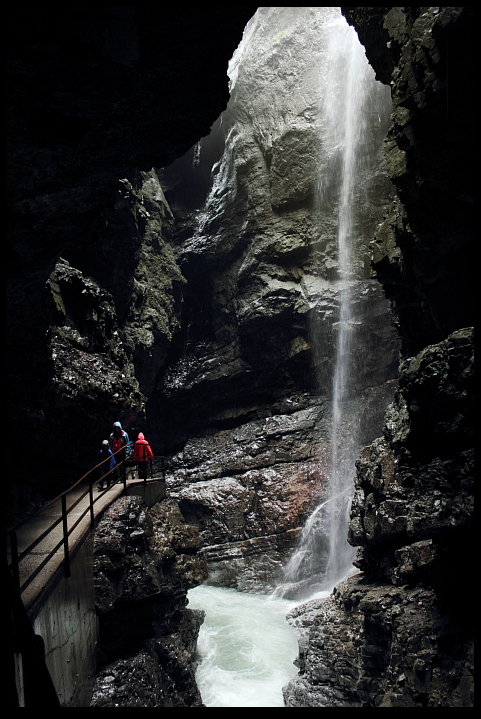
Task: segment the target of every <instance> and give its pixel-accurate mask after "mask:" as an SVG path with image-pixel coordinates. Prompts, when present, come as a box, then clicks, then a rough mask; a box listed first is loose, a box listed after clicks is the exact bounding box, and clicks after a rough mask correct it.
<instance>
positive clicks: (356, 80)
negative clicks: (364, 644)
mask: <svg viewBox="0 0 481 719" xmlns="http://www.w3.org/2000/svg"><path fill="white" fill-rule="evenodd" d="M325 32H326V52H325V63H324V66H323V68H322V70H321V78H320V97H321V101H320V133H321V148H322V149H321V157H320V162H319V165H320V176H319V180H318V198H317V199H318V205H319V206H318V209H319V212H320V213H323V212H324V211H325V210H327V208H328V207H332V206H333V205H334V206H335V207H336V210H337V228H336V246H337V266H336V271H335V278H334V279H333V280H332V282H333V285H334V293H335V295H336V298H337V301H336V304H337V308H338V310H337V317H335V320H334V322H333V325H332V335H333V336H334V338H335V341H334V346H335V359H334V363H333V369H332V387H331V398H332V416H331V431H330V437H329V444H330V452H329V454H330V460H329V462H328V465H327V466H324V467H322V468H321V469H322V473H323V474H324V476H327V478H328V486H327V494H326V496H325V498H324V499H323V501H322V502H321V503H320V504H319V506H318V507H316V509H315V510H314V512H313V513H312V514H311V516H310V517H309V519H308V521H307V522H306V524H305V526H304V528H303V531H302V534H301V538H300V542H299V546H298V549H297V550H296V551H295V553H294V555H293V556H292V557H291V559H290V561H289V563H288V564H287V566H286V568H285V583H284V584H283V585H282V587H279V588H278V590H277V594H280V595H283V596H296V597H298V598H302V597H304V598H306V597H307V596H310V595H312V594H315V593H319V592H327V593H328V592H329V591H331V590H332V588H333V587H334V585H335V584H336V583H338V582H339V581H341V580H342V579H344V578H345V577H346V576H348V575H349V574H350V573H351V572H352V571H353V570H354V568H353V566H352V562H353V559H354V556H355V549H354V548H353V547H351V546H350V545H349V544H348V542H347V530H348V523H349V512H350V505H351V500H352V496H353V493H354V474H355V461H356V458H357V456H358V454H359V451H360V449H361V447H362V442H361V436H360V417H359V402H358V401H356V391H357V386H358V384H359V375H360V374H362V366H361V363H362V356H363V354H364V350H363V342H364V337H363V319H364V313H365V312H366V307H367V306H368V303H363V302H360V301H359V297H362V296H363V295H366V294H368V293H369V283H370V282H371V281H370V280H365V279H364V277H363V273H364V270H363V257H362V254H363V247H365V246H366V245H367V243H368V242H369V239H370V237H369V236H368V237H366V236H365V230H364V235H363V229H364V226H365V225H366V222H365V217H364V215H366V214H368V213H369V209H367V208H368V202H367V193H368V186H369V180H370V176H371V171H372V168H373V167H374V166H375V164H376V160H377V158H378V156H379V149H380V147H381V143H382V139H383V130H382V125H383V121H382V119H381V118H383V117H386V110H387V111H389V108H390V94H389V89H388V88H386V87H385V86H383V85H381V83H379V82H377V81H376V79H375V76H374V71H373V70H372V68H371V66H370V65H369V64H368V61H367V59H366V57H365V53H364V48H363V47H362V45H361V43H360V42H359V40H358V37H357V34H356V32H355V30H354V29H353V28H352V27H350V26H349V25H348V24H347V23H346V21H345V19H344V18H343V17H341V16H339V17H336V18H333V19H330V20H329V22H328V24H327V26H326V30H325ZM314 332H315V330H314ZM312 344H313V347H314V352H316V351H317V352H318V353H322V352H325V347H323V346H321V347H317V350H316V346H317V343H316V338H315V337H313V342H312ZM316 364H318V363H316ZM320 382H321V381H320Z"/></svg>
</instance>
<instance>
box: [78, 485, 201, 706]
mask: <svg viewBox="0 0 481 719" xmlns="http://www.w3.org/2000/svg"><path fill="white" fill-rule="evenodd" d="M200 546H201V541H200V537H199V534H198V531H197V530H196V529H195V528H194V527H191V526H189V525H187V524H186V523H185V520H184V518H183V516H182V515H181V513H180V512H179V509H178V506H177V504H176V503H175V502H173V501H172V500H170V499H165V500H163V501H162V502H160V503H158V504H157V505H155V506H154V507H152V508H151V509H147V508H146V507H145V506H144V505H143V503H142V502H141V500H140V499H139V498H137V497H123V498H121V499H119V500H117V502H115V504H113V505H112V507H110V508H109V509H108V510H107V512H106V513H105V515H104V517H103V518H102V520H101V522H100V524H99V526H98V528H97V531H96V535H95V547H94V571H95V583H96V601H97V613H98V615H99V621H100V625H99V626H100V633H99V659H100V671H99V674H98V676H97V679H96V684H95V687H94V692H93V697H92V704H91V706H99V707H100V706H101V707H109V706H110V707H112V706H125V707H134V706H139V707H140V706H144V707H145V706H150V707H154V706H155V707H160V706H202V704H201V699H200V695H199V693H198V690H197V686H196V684H195V678H194V671H195V666H194V661H193V655H194V651H195V646H196V642H197V635H198V630H199V627H200V625H201V623H202V620H203V613H202V612H199V611H194V610H190V609H187V608H186V604H187V599H186V595H187V591H188V589H190V588H192V587H195V586H198V585H199V584H201V583H202V582H203V581H204V579H205V577H206V565H205V560H204V558H203V557H202V556H201V555H200V554H199V551H198V550H199V548H200Z"/></svg>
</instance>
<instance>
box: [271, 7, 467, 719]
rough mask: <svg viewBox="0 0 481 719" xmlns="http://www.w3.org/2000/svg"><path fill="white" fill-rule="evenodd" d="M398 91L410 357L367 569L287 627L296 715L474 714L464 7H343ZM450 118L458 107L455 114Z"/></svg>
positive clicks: (380, 260) (363, 537)
mask: <svg viewBox="0 0 481 719" xmlns="http://www.w3.org/2000/svg"><path fill="white" fill-rule="evenodd" d="M343 12H344V13H345V15H346V17H347V19H348V20H349V22H350V23H352V24H353V25H354V26H355V27H356V29H357V31H358V33H359V37H360V39H361V41H362V42H363V43H364V44H365V46H366V53H367V55H368V57H369V59H370V61H371V63H372V65H373V67H374V68H375V69H376V72H377V74H378V76H379V77H380V78H381V79H383V81H384V82H390V84H391V92H392V97H393V115H392V120H393V121H392V124H391V127H390V130H389V133H388V139H387V143H386V152H387V161H388V169H389V174H390V177H391V178H392V180H393V183H394V184H395V186H396V188H397V198H395V200H394V201H393V204H392V206H391V208H390V210H389V212H388V213H387V216H386V220H385V221H384V223H383V224H382V225H381V226H380V228H379V229H378V231H377V236H376V240H375V242H374V243H373V251H374V267H375V269H376V273H377V276H378V278H379V279H380V281H381V282H382V284H383V286H384V287H385V290H386V294H387V295H388V296H390V297H391V298H392V304H393V308H394V311H395V313H396V316H397V320H398V328H399V332H400V336H401V339H402V350H403V356H404V361H403V362H402V363H401V366H400V372H399V384H398V389H397V391H396V394H395V397H394V401H393V402H392V404H391V405H390V406H389V408H388V411H387V412H386V418H385V424H384V431H383V435H382V436H381V437H380V438H378V439H377V440H376V441H375V442H374V443H372V444H371V445H370V446H368V447H366V448H365V449H364V450H363V451H362V453H361V455H360V457H359V459H358V462H357V477H356V488H357V489H356V494H355V497H354V501H353V506H352V511H351V523H350V529H349V540H350V542H351V543H352V544H353V545H354V546H357V547H358V548H359V549H358V554H357V560H356V562H355V563H356V565H357V566H358V567H359V568H360V569H361V573H360V574H359V575H357V576H355V577H352V578H351V579H349V580H348V581H346V582H344V583H342V584H341V585H339V587H337V588H336V590H335V592H334V593H333V595H332V597H331V598H329V599H328V600H326V601H325V602H323V603H317V604H316V603H313V604H310V605H306V606H304V607H303V608H301V609H299V611H297V612H294V613H293V615H292V617H291V621H292V622H293V623H294V624H296V625H297V626H298V627H299V628H300V631H301V633H302V635H303V638H302V640H301V645H300V656H299V666H300V672H299V675H298V677H297V678H296V679H294V680H293V682H291V683H290V684H289V685H288V686H287V687H286V688H285V690H284V692H285V700H286V705H287V706H359V707H361V706H363V707H368V706H369V707H370V706H373V707H377V706H384V707H411V706H412V707H434V706H450V707H454V706H459V707H461V706H462V707H472V706H473V705H474V673H473V672H474V669H473V623H474V606H473V605H472V602H471V601H470V600H469V599H468V600H466V598H465V597H464V596H462V595H463V594H464V593H463V592H460V591H459V589H460V587H461V586H463V584H464V582H465V581H466V579H467V578H469V576H470V573H471V571H472V569H471V566H470V564H471V563H470V560H469V548H470V547H472V546H473V541H474V533H473V511H474V509H473V495H474V467H473V461H474V457H473V452H474V450H473V447H474V439H473V426H474V417H473V392H474V386H473V381H474V376H473V372H474V369H473V367H474V358H473V351H474V344H473V343H474V331H473V329H472V328H471V327H470V325H471V324H472V321H473V315H472V302H471V300H472V296H471V287H472V279H471V277H470V271H471V269H470V267H469V266H468V265H469V261H468V257H469V247H470V245H471V243H472V239H473V237H472V224H471V221H472V213H471V207H472V204H471V203H472V198H473V194H472V179H473V178H472V172H471V169H470V168H471V163H470V162H469V161H468V157H469V152H470V151H469V147H470V145H471V141H472V119H473V113H472V103H471V94H470V92H469V89H468V85H469V73H470V70H469V68H470V60H469V58H470V53H471V52H472V49H473V47H474V41H473V37H472V31H473V28H472V16H471V11H470V9H469V8H390V9H384V8H382V9H380V8H363V9H359V8H356V9H353V8H345V9H343ZM453 103H454V104H455V106H456V107H455V108H454V107H453ZM451 111H452V112H451Z"/></svg>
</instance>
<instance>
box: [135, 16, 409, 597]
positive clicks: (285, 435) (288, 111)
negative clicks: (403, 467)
mask: <svg viewBox="0 0 481 719" xmlns="http://www.w3.org/2000/svg"><path fill="white" fill-rule="evenodd" d="M337 17H339V18H340V12H339V9H336V8H260V9H259V10H258V12H257V13H256V15H255V16H254V18H253V19H252V20H251V22H250V23H249V24H248V26H247V28H246V31H245V34H244V39H243V42H242V44H241V45H240V46H239V49H238V50H237V52H236V54H235V55H234V58H233V59H232V62H231V65H230V69H229V74H230V81H231V99H230V101H229V104H228V107H227V109H226V111H225V112H224V113H223V114H222V116H221V118H220V119H219V121H218V122H217V123H216V125H215V126H214V127H213V130H212V132H211V134H210V135H209V137H208V138H204V139H203V140H202V141H201V142H200V143H198V144H197V146H196V147H195V148H192V150H191V151H190V152H189V153H187V155H186V156H184V157H183V158H181V159H180V160H178V161H176V162H175V163H173V165H172V166H169V167H166V168H163V169H162V170H160V171H159V177H160V179H161V184H162V187H163V189H164V192H165V196H166V199H167V201H168V202H169V205H170V207H171V210H172V213H173V216H174V221H175V230H174V234H173V248H174V249H173V251H174V255H175V257H176V259H177V262H178V264H179V266H180V268H181V270H182V273H183V275H184V277H185V278H186V280H187V284H186V287H185V290H184V303H183V306H182V319H181V323H182V329H181V332H179V333H178V335H176V337H175V340H174V343H173V344H172V351H171V353H170V355H169V356H168V357H167V361H166V367H165V372H164V373H163V376H159V382H158V384H157V387H156V389H155V390H154V392H153V393H152V396H151V399H150V400H149V403H148V405H147V411H148V414H149V417H150V419H151V421H152V424H153V426H154V427H155V430H154V432H156V433H158V436H159V441H162V442H163V443H164V446H165V448H166V453H167V454H169V455H171V457H170V459H169V467H168V473H167V483H168V486H169V488H170V491H171V492H172V493H173V495H174V496H176V497H177V498H178V500H179V502H180V506H181V507H182V511H183V512H184V513H185V515H186V517H188V518H189V521H191V522H193V523H195V524H196V525H197V526H199V528H200V529H201V532H202V534H203V537H204V541H205V545H206V547H205V551H206V553H207V555H208V557H209V566H210V579H211V581H215V582H219V583H221V584H222V583H224V584H229V585H232V586H237V587H239V588H242V589H256V588H257V589H261V590H262V589H266V587H273V586H275V584H276V582H278V581H279V579H280V578H281V575H282V559H283V558H284V559H285V557H286V555H287V553H288V551H289V550H291V549H292V546H293V542H294V540H295V538H296V536H297V534H298V532H299V530H300V528H301V527H302V525H303V524H304V522H305V520H306V518H307V517H308V516H309V514H310V512H311V511H312V510H313V508H314V507H315V506H316V505H317V504H318V503H319V501H320V500H321V498H322V497H323V495H324V493H325V491H326V474H327V468H326V465H327V462H326V456H327V454H328V452H329V449H328V445H329V435H330V425H331V422H332V388H331V381H332V374H333V365H334V362H335V353H336V351H335V344H336V329H335V321H334V320H335V318H336V317H337V316H338V312H339V303H340V293H341V290H340V287H341V282H340V279H339V262H338V257H337V247H336V227H337V212H338V206H337V204H336V201H335V199H331V195H332V196H333V197H335V188H334V187H333V186H335V183H336V176H337V175H336V171H335V167H333V165H334V166H335V162H336V160H335V159H334V160H333V159H332V158H331V157H328V156H327V150H326V148H325V146H324V145H323V141H322V139H321V138H322V137H323V133H322V125H323V119H322V112H321V111H320V109H319V108H320V107H322V104H323V102H325V101H326V98H325V94H327V91H323V90H322V83H321V79H322V78H323V76H325V75H326V74H327V73H328V72H329V67H328V62H329V60H328V59H326V42H327V40H326V37H327V35H326V33H327V30H326V28H327V25H328V23H329V22H330V21H331V20H332V19H335V18H337ZM382 89H384V88H382ZM323 93H325V94H323ZM388 119H389V104H387V106H386V105H385V106H383V110H382V111H381V113H380V115H378V114H377V113H375V112H372V113H371V114H368V117H367V121H366V136H367V137H369V141H370V143H371V148H370V149H372V156H371V157H370V160H369V161H368V163H367V165H368V166H367V167H366V169H365V176H364V178H363V181H362V183H361V184H360V186H359V187H358V188H357V189H358V192H359V196H358V199H357V202H358V203H359V204H360V205H362V212H361V213H360V214H361V216H362V217H361V219H360V220H359V227H358V232H357V233H356V241H357V250H358V259H357V263H358V266H359V267H358V270H359V272H358V278H359V279H358V281H357V283H356V286H355V288H354V289H353V295H354V297H355V299H354V303H355V304H356V308H357V312H358V314H359V316H360V317H362V326H363V332H364V349H363V350H362V353H361V352H360V353H359V357H358V360H357V362H356V372H353V377H354V376H355V377H356V380H355V389H354V392H353V395H352V398H351V402H352V407H353V412H356V413H357V419H356V420H354V421H355V422H356V423H359V425H360V426H361V427H362V428H363V437H362V443H364V444H365V443H368V442H370V441H371V440H372V439H373V438H374V437H375V436H376V434H377V433H378V432H379V431H380V429H381V420H382V415H383V412H384V409H385V407H386V405H387V403H388V401H389V398H390V397H391V395H392V390H393V387H392V384H393V381H394V379H395V377H396V372H397V363H398V354H397V350H398V348H397V337H396V335H395V332H394V329H393V323H392V321H391V314H390V307H389V304H388V303H387V302H386V299H385V297H384V296H383V293H382V291H381V288H380V286H379V284H378V283H377V282H376V281H374V280H373V279H372V278H370V277H369V260H368V245H369V241H370V240H371V238H372V237H373V234H374V231H375V228H376V224H377V222H380V221H381V219H382V217H383V216H384V209H387V207H388V205H389V202H390V199H391V197H392V188H391V186H390V183H389V180H388V178H387V175H386V173H385V170H384V167H383V154H382V141H383V136H384V133H385V131H386V129H387V126H388ZM320 183H321V184H322V183H324V184H328V185H329V186H330V191H329V201H328V202H327V201H326V203H325V204H324V206H322V207H320V204H319V189H318V188H319V184H320ZM331 186H332V187H331ZM361 196H362V199H361Z"/></svg>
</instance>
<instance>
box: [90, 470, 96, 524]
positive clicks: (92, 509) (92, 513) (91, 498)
mask: <svg viewBox="0 0 481 719" xmlns="http://www.w3.org/2000/svg"><path fill="white" fill-rule="evenodd" d="M89 502H90V528H91V529H93V528H94V527H95V514H94V485H93V482H92V479H91V478H90V479H89Z"/></svg>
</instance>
